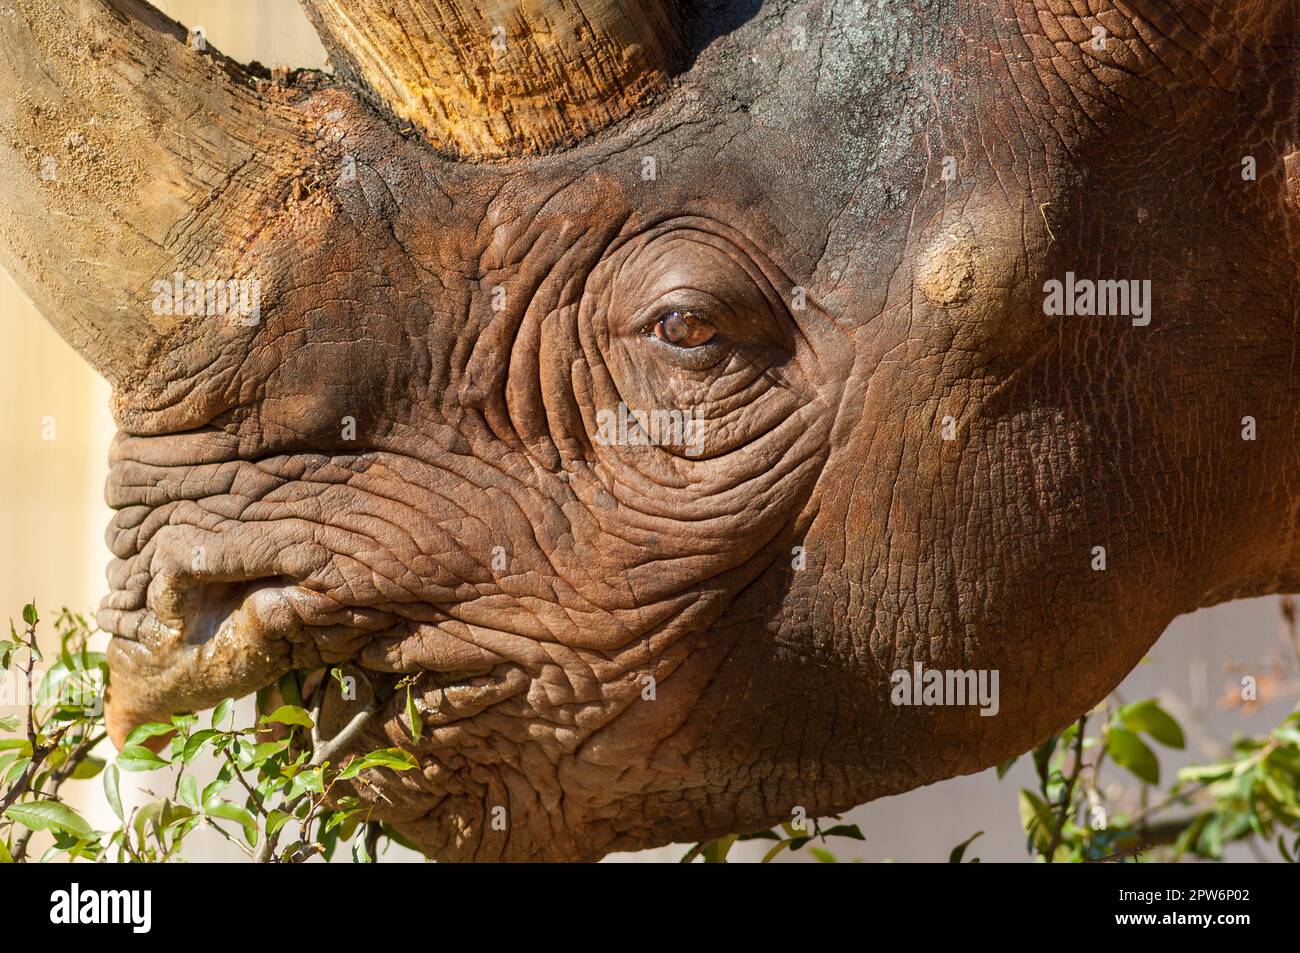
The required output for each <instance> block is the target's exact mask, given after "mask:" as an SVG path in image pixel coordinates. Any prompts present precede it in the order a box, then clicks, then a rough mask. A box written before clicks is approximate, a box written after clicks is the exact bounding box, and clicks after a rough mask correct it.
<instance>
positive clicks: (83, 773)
mask: <svg viewBox="0 0 1300 953" xmlns="http://www.w3.org/2000/svg"><path fill="white" fill-rule="evenodd" d="M107 763H108V762H106V761H105V760H104V759H103V758H96V757H93V756H90V755H87V756H86V757H85V758H83V759H82V760H81V762H80V763H79V764H78V765H77V766H76V767H75V768H73V769H72V779H73V780H74V781H85V780H88V779H90V778H93V777H94V776H95V775H97V774H99V772H101V771H103V770H104V765H105V764H107Z"/></svg>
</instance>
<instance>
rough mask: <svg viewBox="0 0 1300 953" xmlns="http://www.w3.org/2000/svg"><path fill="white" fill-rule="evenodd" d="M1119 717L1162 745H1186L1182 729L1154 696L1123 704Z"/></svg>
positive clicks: (1171, 746) (1179, 746)
mask: <svg viewBox="0 0 1300 953" xmlns="http://www.w3.org/2000/svg"><path fill="white" fill-rule="evenodd" d="M1119 718H1120V721H1122V722H1123V723H1124V725H1125V726H1126V727H1128V728H1129V729H1131V730H1132V731H1140V732H1142V733H1144V734H1148V735H1150V736H1151V737H1152V738H1154V739H1155V740H1156V741H1158V742H1160V743H1161V744H1162V745H1167V746H1168V747H1170V748H1184V747H1186V746H1187V741H1186V739H1185V738H1184V737H1183V729H1182V728H1181V727H1180V726H1179V724H1178V722H1177V721H1175V720H1174V719H1173V717H1172V716H1171V715H1170V714H1169V713H1168V712H1166V711H1165V710H1164V709H1163V708H1161V707H1160V705H1159V704H1158V703H1157V702H1156V700H1155V699H1154V698H1148V699H1147V700H1146V701H1140V702H1133V703H1132V704H1131V705H1125V706H1124V707H1123V708H1121V709H1120V710H1119ZM1153 783H1154V782H1153Z"/></svg>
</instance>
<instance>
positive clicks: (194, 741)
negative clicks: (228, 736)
mask: <svg viewBox="0 0 1300 953" xmlns="http://www.w3.org/2000/svg"><path fill="white" fill-rule="evenodd" d="M220 734H221V732H220V731H218V730H217V729H216V728H200V729H199V730H198V731H196V732H194V734H192V735H190V736H189V737H188V738H186V739H185V747H184V748H182V749H181V763H183V764H189V763H190V762H191V761H193V760H194V759H195V758H196V757H197V756H198V753H199V752H200V751H202V750H203V745H204V744H206V743H207V741H208V739H209V738H215V737H216V736H218V735H220Z"/></svg>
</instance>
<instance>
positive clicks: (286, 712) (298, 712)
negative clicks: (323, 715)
mask: <svg viewBox="0 0 1300 953" xmlns="http://www.w3.org/2000/svg"><path fill="white" fill-rule="evenodd" d="M268 722H270V723H277V724H281V725H301V726H302V727H304V728H311V727H313V722H312V720H311V715H309V714H308V713H307V711H306V709H304V708H299V707H298V706H297V705H281V706H280V707H279V708H277V709H276V710H275V711H273V712H271V714H269V715H263V716H262V723H263V724H266V723H268Z"/></svg>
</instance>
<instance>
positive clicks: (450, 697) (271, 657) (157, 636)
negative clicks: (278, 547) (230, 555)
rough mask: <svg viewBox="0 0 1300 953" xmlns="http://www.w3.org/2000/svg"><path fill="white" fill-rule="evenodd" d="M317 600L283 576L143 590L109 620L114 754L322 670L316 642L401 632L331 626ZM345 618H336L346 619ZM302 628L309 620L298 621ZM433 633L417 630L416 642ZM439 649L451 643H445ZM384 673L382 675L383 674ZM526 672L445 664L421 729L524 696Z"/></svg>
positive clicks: (487, 661) (425, 686)
mask: <svg viewBox="0 0 1300 953" xmlns="http://www.w3.org/2000/svg"><path fill="white" fill-rule="evenodd" d="M321 601H322V600H321V597H320V595H319V594H318V593H315V592H312V591H311V590H308V589H305V588H303V587H301V586H299V585H296V584H294V583H293V582H292V581H291V580H288V579H286V578H283V577H271V578H261V579H254V580H244V581H237V582H211V581H208V582H194V581H193V580H190V581H189V582H187V583H186V584H178V583H176V582H174V581H171V580H168V579H166V578H163V579H162V580H155V583H154V584H153V585H151V586H150V591H149V596H148V606H147V608H145V609H144V610H142V611H141V612H140V613H138V614H134V618H133V621H132V623H131V624H126V623H125V622H124V621H123V619H122V617H121V616H120V615H118V614H113V615H111V617H110V618H111V620H112V621H111V622H110V623H109V624H107V625H106V626H105V627H106V628H108V629H109V631H112V632H113V633H114V635H113V638H112V640H111V641H110V643H109V647H108V662H109V676H110V677H109V690H108V696H107V699H106V704H105V714H106V718H107V722H108V731H109V736H110V738H111V739H112V741H113V743H114V744H116V745H117V746H118V747H119V748H121V747H122V746H123V744H124V743H125V740H126V737H127V735H129V734H130V732H131V731H132V729H134V728H135V727H137V726H139V725H141V724H144V723H145V722H150V721H165V720H167V719H168V718H170V717H171V716H172V715H173V714H175V713H177V712H187V711H199V710H201V709H204V708H210V707H212V706H213V705H216V704H218V703H219V702H221V701H223V700H225V699H227V698H240V697H242V696H244V695H248V694H250V693H252V692H255V691H257V690H258V689H260V688H262V687H264V686H266V685H269V684H272V683H274V682H275V681H276V680H277V679H278V678H280V676H282V675H284V674H285V673H286V672H289V671H291V670H293V669H295V668H310V667H316V666H318V665H321V664H324V661H323V660H322V658H321V652H320V648H319V647H318V645H317V638H316V636H318V635H320V634H321V633H323V632H327V631H328V632H333V633H334V634H335V635H337V633H338V632H339V631H340V630H346V631H348V633H349V634H350V635H351V636H353V637H354V638H357V639H365V638H370V639H373V638H375V637H377V636H379V635H383V634H386V633H391V632H394V631H397V630H402V631H409V627H408V625H407V623H404V622H401V621H400V620H399V621H398V622H397V625H396V626H394V627H392V628H390V629H387V630H379V631H374V630H370V631H368V627H364V626H359V625H349V624H348V623H346V622H344V623H342V624H331V623H330V622H327V621H325V620H326V619H331V620H333V619H335V618H337V617H338V616H339V615H340V612H339V611H338V609H337V607H335V612H334V613H333V614H323V613H322V606H321V604H320V603H321ZM347 611H348V610H342V614H343V615H346V614H347ZM304 620H310V621H304ZM431 628H436V627H433V626H428V625H425V626H421V627H420V631H421V632H423V633H424V634H425V635H426V636H427V634H428V633H429V631H430V629H431ZM447 638H448V640H449V641H450V640H451V638H450V637H449V636H448V637H447ZM384 667H385V668H387V666H384ZM530 683H531V677H530V676H529V674H528V672H527V669H526V668H525V667H524V666H522V665H519V664H517V663H514V662H511V661H508V660H506V659H503V658H501V657H500V656H495V655H490V654H489V655H488V656H486V657H485V658H484V659H483V660H481V662H479V663H476V664H474V666H473V667H468V668H467V667H464V666H463V664H458V665H452V664H450V660H449V664H448V667H447V669H445V670H432V669H431V670H427V671H426V673H425V678H424V679H423V680H422V686H421V691H422V694H423V697H424V704H425V705H426V706H427V707H426V710H425V712H424V722H425V724H426V725H429V726H430V727H431V728H434V727H438V726H445V725H450V724H452V723H453V722H457V721H462V720H464V719H467V718H473V717H474V716H475V715H477V714H479V713H480V712H482V711H485V710H486V709H488V708H491V707H493V706H495V705H497V704H499V703H500V702H502V701H505V700H506V699H508V698H511V697H513V696H515V695H517V694H519V693H521V692H524V691H526V690H527V689H528V686H529V684H530Z"/></svg>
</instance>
